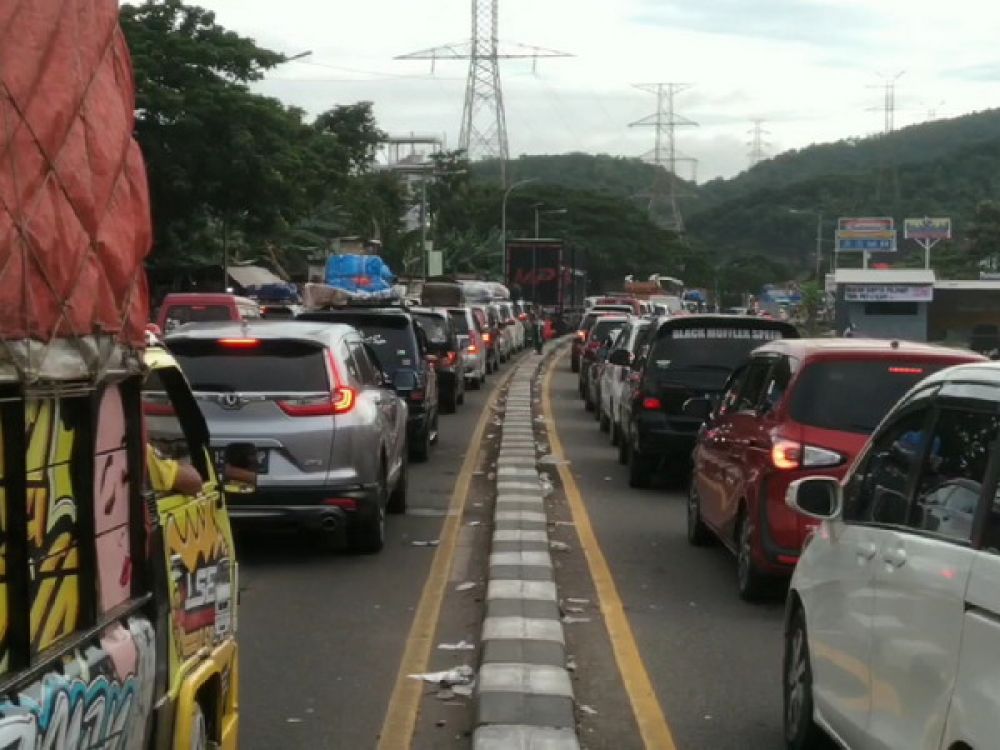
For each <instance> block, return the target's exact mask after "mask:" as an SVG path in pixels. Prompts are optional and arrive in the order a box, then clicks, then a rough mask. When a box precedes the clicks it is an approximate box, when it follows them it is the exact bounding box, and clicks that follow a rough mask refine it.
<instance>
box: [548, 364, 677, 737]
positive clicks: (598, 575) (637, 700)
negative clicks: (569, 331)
mask: <svg viewBox="0 0 1000 750" xmlns="http://www.w3.org/2000/svg"><path fill="white" fill-rule="evenodd" d="M563 361H565V356H561V357H555V358H553V360H552V361H551V362H550V363H549V366H548V371H547V372H546V373H545V380H544V382H543V385H542V409H543V411H544V413H545V415H546V417H547V420H546V421H547V423H548V429H549V448H550V451H551V453H552V455H553V456H554V457H555V460H556V461H561V460H564V459H565V453H564V452H563V446H562V441H561V440H560V439H559V431H558V429H557V428H556V420H555V413H554V412H553V411H552V394H551V390H552V389H551V385H552V373H553V372H555V367H556V364H557V363H559V362H563ZM557 466H558V471H559V477H560V479H562V486H563V492H565V493H566V499H567V500H568V501H569V507H570V510H571V511H572V514H573V523H574V524H575V528H576V533H577V536H579V538H580V546H581V547H582V548H583V552H584V554H585V555H586V557H587V565H588V567H589V568H590V577H591V578H592V579H593V581H594V588H595V589H596V590H597V599H598V601H599V602H600V605H601V614H602V615H603V616H604V622H605V624H606V625H607V628H608V635H609V636H610V637H611V648H612V650H613V651H614V654H615V661H616V662H617V663H618V671H619V673H620V674H621V677H622V682H623V683H625V690H626V692H627V693H628V698H629V702H630V703H631V704H632V712H633V713H634V714H635V720H636V723H637V724H638V725H639V733H640V734H641V735H642V741H643V743H644V744H645V746H646V747H647V748H650V749H651V750H676V748H677V746H676V745H675V744H674V737H673V734H672V733H671V731H670V726H669V725H668V724H667V719H666V717H665V716H664V715H663V709H662V708H661V707H660V701H659V699H658V698H657V697H656V692H655V691H654V690H653V682H652V680H650V679H649V673H648V672H647V671H646V665H645V664H644V663H643V661H642V656H640V654H639V646H638V644H637V643H636V641H635V636H634V635H633V634H632V626H631V625H629V621H628V617H627V616H626V615H625V608H624V607H623V606H622V600H621V596H619V594H618V588H617V587H616V586H615V581H614V578H613V577H612V575H611V568H609V567H608V561H607V560H606V559H605V557H604V553H603V552H602V551H601V545H600V544H599V543H598V541H597V536H596V535H595V534H594V527H593V526H592V525H591V523H590V515H589V514H588V513H587V507H586V505H585V504H584V502H583V496H582V495H581V494H580V489H579V488H578V487H577V485H576V480H575V479H573V474H572V473H571V472H570V470H569V466H568V465H566V464H562V463H559V464H557Z"/></svg>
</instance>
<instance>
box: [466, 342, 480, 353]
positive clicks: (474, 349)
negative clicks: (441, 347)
mask: <svg viewBox="0 0 1000 750" xmlns="http://www.w3.org/2000/svg"><path fill="white" fill-rule="evenodd" d="M465 351H467V352H468V353H469V354H479V347H478V346H476V345H475V344H469V345H468V346H467V347H466V348H465Z"/></svg>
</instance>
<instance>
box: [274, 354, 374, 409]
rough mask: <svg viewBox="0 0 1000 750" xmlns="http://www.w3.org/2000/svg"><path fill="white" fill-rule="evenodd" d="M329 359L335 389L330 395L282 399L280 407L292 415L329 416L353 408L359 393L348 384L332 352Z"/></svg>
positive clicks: (279, 403)
mask: <svg viewBox="0 0 1000 750" xmlns="http://www.w3.org/2000/svg"><path fill="white" fill-rule="evenodd" d="M328 361H329V363H330V375H331V377H332V378H333V382H334V387H333V390H332V391H331V392H330V395H329V396H307V397H305V398H289V399H282V400H280V401H278V402H277V404H278V408H280V409H281V410H282V411H283V412H285V414H287V415H288V416H290V417H328V416H334V415H336V414H346V413H347V412H349V411H350V410H351V409H353V408H354V402H355V401H356V400H357V393H355V391H354V389H353V388H351V386H349V385H347V384H346V382H345V379H344V375H343V373H342V372H341V370H340V363H339V362H338V361H337V359H336V357H334V356H333V354H330V355H329V359H328Z"/></svg>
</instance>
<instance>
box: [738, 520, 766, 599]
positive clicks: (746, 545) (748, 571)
mask: <svg viewBox="0 0 1000 750" xmlns="http://www.w3.org/2000/svg"><path fill="white" fill-rule="evenodd" d="M752 545H753V524H752V523H751V522H750V519H749V518H748V517H747V513H746V511H745V510H744V511H743V512H742V513H740V520H739V524H738V527H737V530H736V587H737V591H738V592H739V595H740V599H742V600H743V601H745V602H754V601H757V600H759V599H760V597H761V595H762V594H763V593H764V584H765V583H766V580H765V578H764V576H763V575H762V574H761V572H760V571H759V570H757V566H756V565H754V562H753V546H752Z"/></svg>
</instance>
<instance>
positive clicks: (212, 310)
mask: <svg viewBox="0 0 1000 750" xmlns="http://www.w3.org/2000/svg"><path fill="white" fill-rule="evenodd" d="M232 319H233V311H232V308H230V307H227V306H226V305H171V306H170V307H169V308H167V315H166V317H165V318H164V323H165V326H164V328H165V330H164V333H169V332H170V331H172V330H174V329H175V328H179V327H180V326H182V325H186V324H187V323H218V322H219V321H223V320H232Z"/></svg>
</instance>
